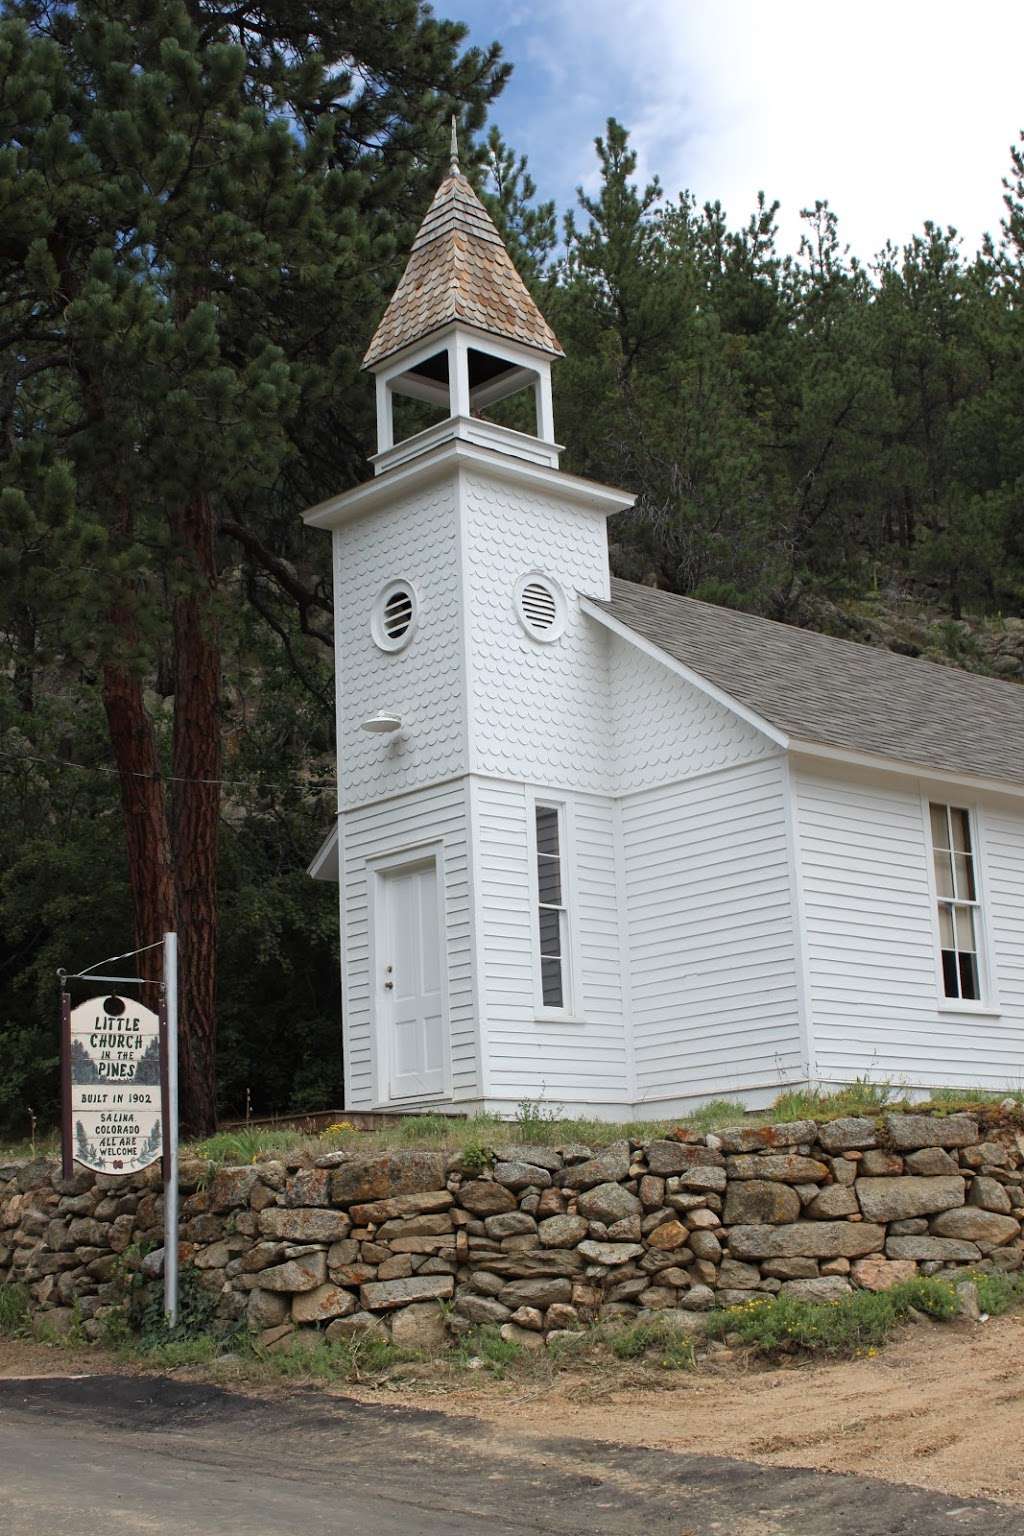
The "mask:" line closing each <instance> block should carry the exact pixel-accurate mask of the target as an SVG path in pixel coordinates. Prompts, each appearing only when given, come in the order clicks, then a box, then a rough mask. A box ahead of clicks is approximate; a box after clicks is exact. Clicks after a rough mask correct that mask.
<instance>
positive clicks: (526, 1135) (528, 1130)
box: [514, 1099, 565, 1144]
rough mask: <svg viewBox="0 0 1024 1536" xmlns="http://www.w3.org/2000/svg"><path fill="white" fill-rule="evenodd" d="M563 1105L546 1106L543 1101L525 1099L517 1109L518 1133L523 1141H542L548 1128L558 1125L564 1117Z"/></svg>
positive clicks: (516, 1122)
mask: <svg viewBox="0 0 1024 1536" xmlns="http://www.w3.org/2000/svg"><path fill="white" fill-rule="evenodd" d="M564 1107H565V1106H564V1105H562V1104H545V1103H544V1101H543V1099H523V1100H522V1102H521V1103H520V1104H519V1107H518V1108H517V1109H516V1113H515V1121H514V1124H515V1126H516V1129H517V1131H518V1132H519V1134H520V1136H521V1137H522V1139H523V1141H525V1142H526V1143H527V1144H529V1143H530V1142H531V1141H541V1140H542V1139H543V1136H544V1132H545V1131H546V1130H547V1129H548V1127H550V1126H552V1125H556V1124H558V1122H559V1121H560V1120H561V1117H562V1110H563V1109H564Z"/></svg>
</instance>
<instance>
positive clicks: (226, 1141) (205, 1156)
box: [191, 1126, 308, 1168]
mask: <svg viewBox="0 0 1024 1536" xmlns="http://www.w3.org/2000/svg"><path fill="white" fill-rule="evenodd" d="M307 1140H308V1137H304V1136H303V1135H302V1132H301V1131H271V1130H265V1129H262V1128H260V1127H259V1126H245V1127H242V1128H240V1129H239V1130H237V1131H218V1132H217V1134H216V1136H209V1137H207V1139H206V1141H199V1142H196V1143H195V1145H194V1146H193V1147H192V1148H191V1152H192V1155H193V1156H194V1157H198V1158H200V1159H201V1160H205V1161H207V1162H210V1163H214V1164H217V1165H223V1164H227V1165H229V1166H232V1167H236V1168H238V1167H241V1166H242V1165H243V1164H245V1163H254V1162H255V1161H256V1159H257V1158H258V1157H259V1156H260V1154H261V1153H263V1152H290V1151H291V1150H292V1149H293V1148H294V1147H298V1146H301V1145H302V1144H303V1142H304V1141H307Z"/></svg>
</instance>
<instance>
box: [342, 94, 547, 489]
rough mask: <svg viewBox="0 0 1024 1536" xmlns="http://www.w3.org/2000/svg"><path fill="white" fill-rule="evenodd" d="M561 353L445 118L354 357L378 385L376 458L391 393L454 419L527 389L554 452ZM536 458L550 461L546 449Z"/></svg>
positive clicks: (385, 440)
mask: <svg viewBox="0 0 1024 1536" xmlns="http://www.w3.org/2000/svg"><path fill="white" fill-rule="evenodd" d="M563 355H564V354H563V352H562V348H561V347H560V345H559V343H558V338H557V337H556V336H555V333H554V331H553V330H552V329H551V327H550V326H549V325H548V323H547V321H546V320H545V319H544V316H543V315H542V314H541V312H540V310H539V309H538V308H537V306H536V304H535V303H534V301H533V299H532V297H531V296H530V293H529V291H528V289H527V287H526V284H525V283H524V282H523V280H522V278H521V277H520V275H519V273H518V272H517V271H516V269H515V266H514V265H513V263H512V259H511V257H510V256H509V254H508V252H507V251H506V249H505V246H504V244H503V243H502V239H501V236H500V235H499V233H498V231H497V229H496V228H495V226H494V224H493V222H492V220H491V218H490V216H489V215H488V213H487V210H486V208H485V207H484V206H483V204H482V203H481V201H480V199H479V198H478V197H477V195H476V193H475V192H474V191H473V188H472V186H471V185H470V183H469V181H468V180H467V178H466V177H465V176H464V175H463V174H462V171H461V170H460V168H459V145H458V137H457V133H456V123H455V119H454V118H453V119H452V135H451V154H450V161H449V165H448V170H447V173H446V175H445V177H444V179H443V180H442V182H441V185H440V186H439V187H438V189H437V192H436V193H435V195H434V199H433V201H432V203H431V204H430V207H429V208H428V209H427V212H426V215H425V217H424V219H423V223H422V224H421V225H420V228H419V232H418V234H417V236H416V239H415V240H414V241H413V246H412V251H411V253H410V256H409V261H408V263H407V265H406V268H405V271H404V272H403V274H402V278H401V281H400V282H399V284H398V287H397V288H396V289H395V292H394V294H393V295H392V298H391V302H390V303H389V304H388V307H387V309H386V310H385V311H384V315H383V317H382V319H381V321H380V324H379V325H378V326H377V329H376V332H375V333H374V336H373V340H372V341H371V342H370V345H369V348H368V349H367V352H366V356H365V358H364V359H363V367H364V368H367V369H370V370H371V371H372V372H373V373H375V374H376V375H377V380H378V449H379V451H380V452H385V451H387V450H389V449H390V448H391V447H392V444H393V417H392V411H391V396H392V395H393V394H403V395H411V396H413V397H414V398H417V399H424V400H429V401H432V402H433V403H434V404H436V405H440V406H442V408H443V407H444V406H445V405H447V407H448V413H449V419H450V420H452V421H456V420H458V419H461V418H465V419H471V418H473V417H476V416H478V413H479V412H480V411H481V410H483V409H485V408H486V407H487V406H489V405H492V404H494V403H495V402H496V401H498V400H500V399H503V398H505V397H506V396H508V395H511V394H513V393H515V392H516V391H518V390H520V389H523V388H526V387H530V386H532V387H533V388H534V391H535V395H536V400H537V433H536V436H537V438H540V439H541V440H542V441H544V442H545V443H547V444H550V445H552V446H553V435H554V434H553V429H552V423H551V379H550V366H551V360H552V359H553V358H557V357H562V356H563ZM499 430H500V431H504V430H505V429H498V428H496V427H495V428H493V431H492V436H493V433H494V432H498V431H499ZM423 435H424V434H418V436H420V437H422V436H423ZM463 435H464V434H463ZM511 436H512V437H515V438H522V437H524V436H526V434H523V433H515V434H511ZM494 445H495V446H498V444H497V443H495V444H494ZM506 451H516V450H515V448H514V447H510V446H507V445H506ZM545 458H546V459H547V461H548V462H550V461H551V454H550V452H548V453H546V454H545ZM380 467H382V466H380V465H379V464H378V469H379V468H380Z"/></svg>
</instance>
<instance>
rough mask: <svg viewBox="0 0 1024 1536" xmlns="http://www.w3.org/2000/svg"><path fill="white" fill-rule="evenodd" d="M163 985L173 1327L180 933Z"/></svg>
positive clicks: (167, 1260)
mask: <svg viewBox="0 0 1024 1536" xmlns="http://www.w3.org/2000/svg"><path fill="white" fill-rule="evenodd" d="M164 987H165V992H166V1003H165V1012H166V1016H167V1069H166V1073H165V1076H164V1085H165V1092H166V1096H167V1097H166V1111H165V1119H164V1123H165V1126H166V1133H165V1134H166V1148H167V1155H166V1159H165V1162H164V1312H165V1313H166V1314H167V1321H168V1323H169V1324H170V1326H171V1327H172V1328H173V1327H174V1326H175V1325H176V1323H177V1321H178V935H177V934H176V933H165V934H164Z"/></svg>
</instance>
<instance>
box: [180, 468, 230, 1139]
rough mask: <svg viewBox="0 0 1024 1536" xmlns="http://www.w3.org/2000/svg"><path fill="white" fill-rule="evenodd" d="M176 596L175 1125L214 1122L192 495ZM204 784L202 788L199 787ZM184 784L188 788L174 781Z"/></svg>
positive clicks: (209, 533)
mask: <svg viewBox="0 0 1024 1536" xmlns="http://www.w3.org/2000/svg"><path fill="white" fill-rule="evenodd" d="M174 532H175V537H176V540H177V544H178V550H179V558H180V561H181V570H180V581H181V590H180V593H179V596H178V597H177V598H176V599H175V602H174V740H173V770H172V772H173V776H174V778H175V780H177V781H179V782H176V783H175V786H174V816H173V819H172V824H171V845H172V848H173V852H174V870H175V882H176V888H177V897H178V901H177V906H178V933H179V946H180V955H181V1016H182V1028H181V1032H180V1043H181V1105H182V1123H183V1126H184V1128H185V1130H186V1131H187V1132H188V1134H190V1135H192V1136H208V1135H211V1134H212V1132H213V1131H215V1130H216V1126H217V1098H216V1046H217V1012H216V979H217V839H218V830H219V817H220V783H219V780H220V771H221V753H220V709H219V704H220V648H219V644H218V633H217V618H216V612H215V595H216V579H217V572H216V564H215V559H214V542H213V518H212V515H211V510H210V506H209V502H208V501H207V500H206V498H205V497H196V498H194V499H193V500H192V501H191V502H189V503H188V504H187V505H186V506H185V507H184V508H182V509H181V511H180V512H179V514H178V515H177V517H176V518H175V520H174ZM204 780H209V781H210V782H202V781H204ZM183 781H187V782H183Z"/></svg>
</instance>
